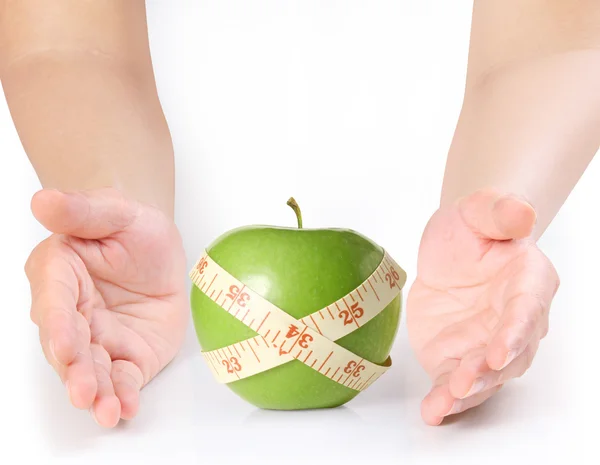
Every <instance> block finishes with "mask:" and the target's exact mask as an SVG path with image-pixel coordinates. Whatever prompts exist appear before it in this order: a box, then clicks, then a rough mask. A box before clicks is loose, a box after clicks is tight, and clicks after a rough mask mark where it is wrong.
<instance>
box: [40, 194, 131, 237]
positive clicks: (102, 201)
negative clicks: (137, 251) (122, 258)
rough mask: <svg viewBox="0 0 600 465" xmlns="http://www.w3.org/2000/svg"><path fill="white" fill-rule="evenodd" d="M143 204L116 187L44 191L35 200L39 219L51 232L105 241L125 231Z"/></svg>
mask: <svg viewBox="0 0 600 465" xmlns="http://www.w3.org/2000/svg"><path fill="white" fill-rule="evenodd" d="M138 209H139V204H138V203H137V202H135V201H132V200H128V199H127V198H126V197H125V196H124V195H123V194H121V193H120V192H119V191H118V190H116V189H112V188H104V189H94V190H89V191H74V192H61V191H58V190H54V189H44V190H41V191H39V192H37V193H36V194H35V195H34V196H33V199H32V200H31V210H32V211H33V215H34V216H35V218H36V219H37V220H38V221H39V222H40V223H41V224H42V225H43V226H44V227H45V228H46V229H48V230H49V231H51V232H53V233H57V234H68V235H71V236H75V237H80V238H82V239H101V238H103V237H106V236H109V235H111V234H114V233H116V232H119V231H123V230H124V229H125V228H127V227H128V226H129V225H131V224H132V223H133V221H134V220H135V218H136V217H137V215H138Z"/></svg>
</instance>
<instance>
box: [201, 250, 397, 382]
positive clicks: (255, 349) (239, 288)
mask: <svg viewBox="0 0 600 465" xmlns="http://www.w3.org/2000/svg"><path fill="white" fill-rule="evenodd" d="M190 277H191V279H192V281H193V282H194V284H195V285H196V286H197V287H198V288H199V289H200V290H201V291H202V292H203V293H204V294H206V295H207V296H208V297H209V298H210V299H211V300H213V301H214V302H215V303H217V304H218V305H219V306H220V307H221V308H223V310H225V311H226V312H228V313H229V314H231V315H232V316H234V317H235V318H237V319H238V320H239V321H241V322H242V323H244V324H245V325H246V326H248V327H249V328H250V329H252V330H253V331H255V332H256V333H258V336H256V337H253V338H250V339H247V340H245V341H240V342H238V343H235V344H232V345H230V346H227V347H223V348H221V349H217V350H212V351H209V352H203V354H202V355H203V356H204V358H205V359H206V361H207V363H208V365H209V367H210V368H211V371H212V372H213V374H214V375H215V377H216V378H217V380H218V381H220V382H222V383H230V382H233V381H236V380H238V379H243V378H247V377H249V376H253V375H255V374H258V373H261V372H263V371H266V370H270V369H272V368H274V367H277V366H279V365H282V364H284V363H288V362H290V361H292V360H299V361H301V362H302V363H304V364H306V365H307V366H309V367H311V368H313V369H314V370H317V371H318V372H319V373H321V374H322V375H324V376H327V377H328V378H330V379H332V380H333V381H335V382H337V383H340V384H343V385H344V386H347V387H349V388H351V389H355V390H358V391H362V390H364V389H366V388H367V387H369V386H370V385H371V384H373V382H375V381H376V380H377V379H378V378H379V377H380V376H381V375H382V374H383V373H385V371H387V369H388V368H389V367H390V366H391V360H390V359H388V360H387V361H386V363H384V364H383V365H377V364H374V363H372V362H370V361H368V360H365V359H363V358H362V357H359V356H357V355H355V354H353V353H352V352H350V351H349V350H347V349H345V348H343V347H341V346H339V345H337V344H336V343H335V342H334V341H336V340H338V339H340V338H342V337H344V336H346V335H347V334H350V333H351V332H352V331H355V330H356V329H358V328H360V327H361V326H362V325H364V324H365V323H367V322H368V321H370V320H371V319H373V318H374V317H375V316H377V315H379V313H381V311H382V310H383V309H384V308H385V307H386V306H387V305H388V304H389V303H390V302H391V301H392V300H393V299H394V298H395V297H396V296H398V294H399V293H400V291H401V289H402V286H403V285H404V282H405V281H406V274H405V273H404V271H403V270H402V269H401V268H400V267H399V266H398V265H397V264H396V263H395V262H394V260H393V259H392V258H391V257H390V256H389V255H388V254H387V253H384V256H383V259H382V261H381V263H380V264H379V266H378V267H377V268H376V269H375V271H374V272H373V273H372V274H371V275H370V276H369V277H368V278H367V279H366V280H365V282H363V283H362V284H361V285H360V286H358V287H357V288H356V289H354V290H353V291H351V292H350V293H348V294H347V295H345V296H343V297H342V298H341V299H339V300H337V301H335V302H333V303H331V304H330V305H328V306H327V307H325V308H323V309H321V310H318V311H316V312H314V313H312V314H310V315H308V316H306V317H304V318H301V319H300V320H296V319H295V318H294V317H292V316H291V315H289V314H287V313H286V312H284V311H283V310H281V309H280V308H278V307H277V306H275V305H273V304H272V303H271V302H269V301H267V300H266V299H265V298H263V297H262V296H260V295H259V294H257V293H256V292H254V291H253V290H252V289H250V288H248V287H247V286H246V285H244V284H243V283H242V282H240V281H239V280H237V279H236V278H235V277H233V276H232V275H230V274H229V273H228V272H227V271H225V270H224V269H223V268H221V267H220V266H219V265H218V264H217V263H216V262H215V261H213V260H212V259H211V258H210V257H209V256H208V254H207V253H205V254H204V256H203V257H202V258H201V259H200V260H199V261H198V263H197V264H196V266H194V268H193V269H192V271H191V272H190Z"/></svg>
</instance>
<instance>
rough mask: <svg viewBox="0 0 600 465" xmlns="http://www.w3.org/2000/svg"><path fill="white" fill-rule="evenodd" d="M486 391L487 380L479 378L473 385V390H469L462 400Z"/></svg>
mask: <svg viewBox="0 0 600 465" xmlns="http://www.w3.org/2000/svg"><path fill="white" fill-rule="evenodd" d="M484 389H485V380H484V379H483V378H477V379H476V380H475V381H474V382H473V385H472V386H471V389H469V392H467V393H466V394H465V395H464V396H463V397H462V398H463V399H464V398H466V397H470V396H472V395H475V394H478V393H480V392H481V391H483V390H484Z"/></svg>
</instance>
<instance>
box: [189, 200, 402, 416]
mask: <svg viewBox="0 0 600 465" xmlns="http://www.w3.org/2000/svg"><path fill="white" fill-rule="evenodd" d="M288 205H290V206H291V207H292V208H293V209H294V211H295V212H296V216H297V219H298V228H297V229H296V228H283V227H270V226H248V227H243V228H238V229H234V230H232V231H230V232H228V233H225V234H224V235H222V236H221V237H219V238H218V239H217V240H216V241H215V242H213V243H212V244H211V245H210V246H209V247H208V249H207V250H206V252H205V254H204V255H203V256H202V257H201V258H200V260H199V261H198V262H197V263H196V265H195V266H194V268H193V269H192V271H191V272H190V277H191V279H192V281H193V282H194V286H192V295H191V303H192V316H193V320H194V326H195V328H196V333H197V335H198V340H199V341H200V345H201V346H202V350H203V356H204V358H205V360H206V362H207V364H208V366H209V367H210V369H211V371H212V372H213V374H214V375H215V377H216V378H217V380H218V381H220V382H222V383H226V384H227V385H228V386H229V387H230V388H231V389H232V390H233V391H234V392H235V393H236V394H238V395H239V396H240V397H242V398H243V399H245V400H247V401H248V402H250V403H252V404H254V405H256V406H257V407H260V408H266V409H277V410H297V409H313V408H327V407H337V406H340V405H342V404H345V403H346V402H348V401H350V400H351V399H353V398H354V397H355V396H356V395H357V394H358V393H359V392H361V391H363V390H365V389H366V388H367V387H369V386H370V385H372V384H373V382H375V381H376V380H377V379H378V378H379V377H380V376H381V375H382V374H383V373H385V371H386V370H387V369H388V368H389V367H390V366H391V359H390V358H389V353H390V350H391V347H392V344H393V342H394V338H395V336H396V332H397V329H398V323H399V320H400V310H401V305H402V287H403V286H404V283H405V282H406V274H405V272H404V271H403V270H402V268H400V267H399V266H398V265H397V264H396V263H395V262H394V260H393V259H392V258H391V257H390V256H389V255H388V254H387V252H385V251H384V250H383V249H382V248H381V247H379V246H378V245H377V244H375V243H374V242H373V241H371V240H369V239H367V238H366V237H364V236H363V235H361V234H359V233H357V232H355V231H352V230H348V229H303V228H302V216H301V214H300V209H299V207H298V205H297V204H296V202H295V201H294V199H293V198H292V199H290V200H289V201H288Z"/></svg>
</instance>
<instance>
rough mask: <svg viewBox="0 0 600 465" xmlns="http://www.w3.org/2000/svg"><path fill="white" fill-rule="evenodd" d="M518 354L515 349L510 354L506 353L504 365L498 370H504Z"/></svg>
mask: <svg viewBox="0 0 600 465" xmlns="http://www.w3.org/2000/svg"><path fill="white" fill-rule="evenodd" d="M518 353H519V351H518V350H517V349H513V350H511V351H510V352H508V355H507V356H506V360H504V364H503V365H502V367H500V369H501V370H502V369H503V368H506V366H507V365H508V364H509V363H510V362H512V361H513V360H514V359H515V357H516V356H517V354H518Z"/></svg>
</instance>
